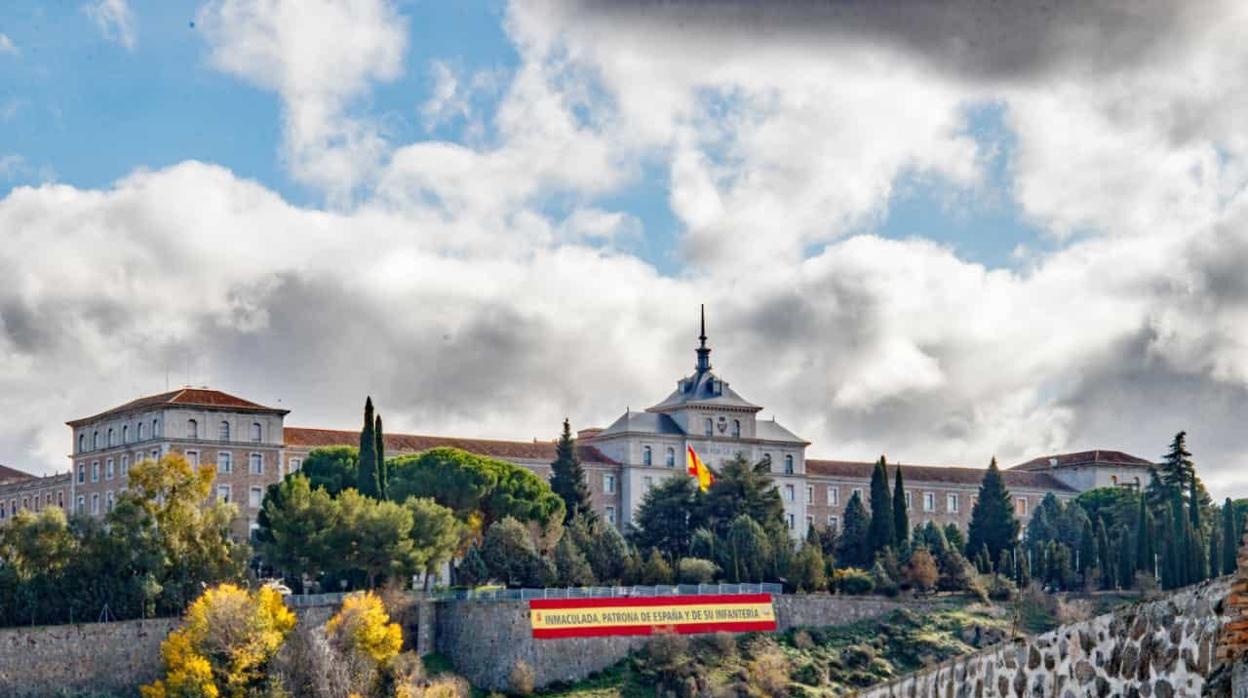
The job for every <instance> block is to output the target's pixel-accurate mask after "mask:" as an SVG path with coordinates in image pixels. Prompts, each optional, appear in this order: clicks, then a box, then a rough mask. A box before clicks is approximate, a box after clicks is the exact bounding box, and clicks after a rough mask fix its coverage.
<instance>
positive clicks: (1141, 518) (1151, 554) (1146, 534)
mask: <svg viewBox="0 0 1248 698" xmlns="http://www.w3.org/2000/svg"><path fill="white" fill-rule="evenodd" d="M1153 536H1154V532H1153V517H1152V514H1150V513H1149V511H1148V503H1147V502H1146V501H1145V499H1144V498H1143V497H1140V504H1139V512H1138V513H1137V515H1136V519H1135V569H1136V570H1137V571H1139V572H1145V573H1147V574H1150V575H1154V576H1156V574H1157V570H1156V565H1157V560H1156V557H1155V554H1156V548H1155V547H1154V546H1153Z"/></svg>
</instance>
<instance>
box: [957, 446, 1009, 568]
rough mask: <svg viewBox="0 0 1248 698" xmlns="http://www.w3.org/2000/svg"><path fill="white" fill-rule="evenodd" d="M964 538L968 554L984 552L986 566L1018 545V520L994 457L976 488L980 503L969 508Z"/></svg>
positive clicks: (977, 502)
mask: <svg viewBox="0 0 1248 698" xmlns="http://www.w3.org/2000/svg"><path fill="white" fill-rule="evenodd" d="M966 538H967V540H966V547H967V550H979V549H981V548H987V550H988V561H989V564H991V562H992V561H993V560H995V559H996V558H997V557H999V556H1000V555H1001V551H1002V550H1005V549H1006V548H1012V547H1014V544H1015V543H1016V542H1017V541H1018V519H1017V518H1015V517H1014V508H1013V507H1012V506H1010V492H1009V490H1007V489H1005V481H1004V480H1003V479H1002V478H1001V471H1000V469H998V468H997V459H996V458H995V457H994V458H993V459H992V463H991V464H990V465H989V466H988V470H987V472H985V473H984V479H983V481H982V482H981V483H980V485H979V499H978V500H977V501H976V502H975V506H974V507H972V508H971V524H970V526H969V527H968V528H967V536H966Z"/></svg>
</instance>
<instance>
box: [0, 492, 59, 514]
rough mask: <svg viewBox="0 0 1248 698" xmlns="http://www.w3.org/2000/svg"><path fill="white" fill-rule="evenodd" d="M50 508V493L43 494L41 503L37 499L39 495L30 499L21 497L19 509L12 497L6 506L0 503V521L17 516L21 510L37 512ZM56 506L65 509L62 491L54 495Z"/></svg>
mask: <svg viewBox="0 0 1248 698" xmlns="http://www.w3.org/2000/svg"><path fill="white" fill-rule="evenodd" d="M50 506H52V493H51V492H44V493H43V500H42V502H41V501H40V499H39V495H35V496H34V497H31V496H29V495H27V496H25V497H22V503H21V507H20V508H19V507H18V503H17V498H16V497H14V498H13V499H10V500H9V501H8V503H7V504H6V503H5V502H0V520H4V519H7V518H8V517H10V516H17V512H19V511H21V510H22V509H29V510H30V511H35V512H38V511H42V510H43V509H46V508H48V507H50ZM56 506H58V507H61V508H62V509H64V508H65V492H64V490H61V491H58V492H57V493H56Z"/></svg>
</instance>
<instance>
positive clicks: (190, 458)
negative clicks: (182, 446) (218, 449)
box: [186, 451, 199, 468]
mask: <svg viewBox="0 0 1248 698" xmlns="http://www.w3.org/2000/svg"><path fill="white" fill-rule="evenodd" d="M186 462H187V463H190V464H191V467H192V468H198V467H199V451H187V452H186Z"/></svg>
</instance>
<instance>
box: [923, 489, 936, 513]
mask: <svg viewBox="0 0 1248 698" xmlns="http://www.w3.org/2000/svg"><path fill="white" fill-rule="evenodd" d="M923 511H936V493H935V492H924V493H923Z"/></svg>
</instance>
